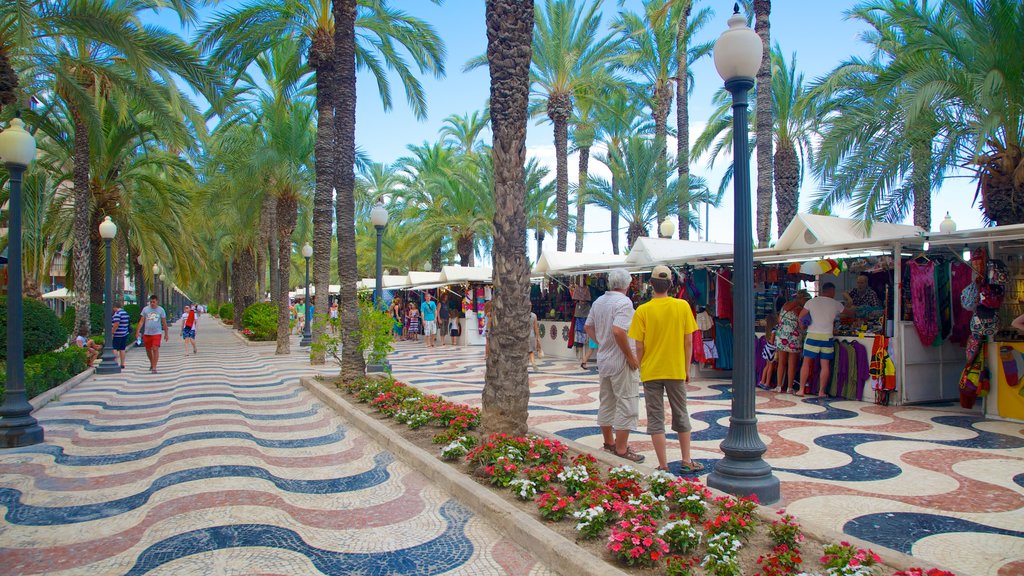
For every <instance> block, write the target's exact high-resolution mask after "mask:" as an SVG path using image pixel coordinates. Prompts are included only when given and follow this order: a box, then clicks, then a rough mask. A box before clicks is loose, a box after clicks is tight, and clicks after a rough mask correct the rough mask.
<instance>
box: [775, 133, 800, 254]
mask: <svg viewBox="0 0 1024 576" xmlns="http://www.w3.org/2000/svg"><path fill="white" fill-rule="evenodd" d="M774 169H775V206H776V208H777V210H778V212H779V236H780V237H781V236H782V232H783V231H784V230H785V229H786V226H789V223H790V222H792V221H793V219H794V218H796V211H797V207H798V206H799V205H800V158H799V157H798V156H797V155H796V148H794V147H793V145H792V144H789V145H783V146H779V149H778V150H776V151H775V166H774Z"/></svg>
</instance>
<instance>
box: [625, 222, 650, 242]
mask: <svg viewBox="0 0 1024 576" xmlns="http://www.w3.org/2000/svg"><path fill="white" fill-rule="evenodd" d="M641 236H647V228H644V226H643V225H642V224H640V223H639V222H633V223H631V224H630V225H629V228H627V229H626V243H627V244H629V245H630V246H632V245H633V243H634V242H636V239H637V238H640V237H641Z"/></svg>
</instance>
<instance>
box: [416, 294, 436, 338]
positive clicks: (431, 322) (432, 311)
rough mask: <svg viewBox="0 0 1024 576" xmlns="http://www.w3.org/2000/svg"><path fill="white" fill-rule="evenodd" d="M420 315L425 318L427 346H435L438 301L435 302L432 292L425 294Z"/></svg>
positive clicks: (424, 327)
mask: <svg viewBox="0 0 1024 576" xmlns="http://www.w3.org/2000/svg"><path fill="white" fill-rule="evenodd" d="M420 316H421V317H422V318H423V342H424V343H426V345H427V348H433V347H434V344H435V340H436V339H437V302H434V297H433V296H431V295H430V292H425V293H424V294H423V303H422V304H420Z"/></svg>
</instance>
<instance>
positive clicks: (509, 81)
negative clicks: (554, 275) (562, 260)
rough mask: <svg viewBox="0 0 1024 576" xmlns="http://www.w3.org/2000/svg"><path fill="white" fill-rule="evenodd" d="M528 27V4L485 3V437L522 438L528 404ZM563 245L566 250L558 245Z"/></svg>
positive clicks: (510, 0)
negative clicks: (489, 230) (490, 251)
mask: <svg viewBox="0 0 1024 576" xmlns="http://www.w3.org/2000/svg"><path fill="white" fill-rule="evenodd" d="M533 21H534V7H533V1H532V0H487V60H488V63H489V65H490V74H491V126H492V133H493V134H494V146H493V149H492V154H493V158H494V159H493V166H494V188H493V190H494V203H495V206H496V210H495V214H494V231H495V232H494V284H495V288H497V290H495V296H494V300H492V301H491V306H492V308H491V332H490V340H491V343H490V346H491V349H492V350H493V352H494V353H493V354H489V355H488V356H487V372H486V374H485V382H484V391H483V398H482V400H483V410H482V415H481V416H482V418H481V420H482V426H483V429H484V430H485V432H507V433H509V434H515V435H521V434H524V433H525V432H526V418H527V415H528V414H527V406H528V403H529V399H530V382H529V379H528V376H527V372H526V344H527V340H528V339H527V337H526V336H527V334H528V331H529V327H528V318H529V310H530V300H529V287H530V269H529V267H528V266H527V262H526V253H525V250H524V248H525V246H524V245H523V238H524V237H525V235H526V211H525V209H524V207H525V204H526V188H525V185H524V184H525V181H524V176H525V175H524V172H523V165H524V164H525V163H526V120H527V116H526V115H527V103H528V101H529V93H530V52H531V50H530V45H531V38H532V36H533V23H534V22H533ZM565 119H568V114H567V115H566V117H565ZM563 120H564V119H563ZM563 142H564V139H563ZM566 185H567V183H566ZM566 220H568V218H566ZM560 224H562V223H560ZM564 230H565V227H563V226H560V228H559V234H562V233H563V232H564ZM562 244H563V248H564V244H565V243H564V241H563V242H562Z"/></svg>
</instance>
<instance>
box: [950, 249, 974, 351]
mask: <svg viewBox="0 0 1024 576" xmlns="http://www.w3.org/2000/svg"><path fill="white" fill-rule="evenodd" d="M949 276H950V282H949V284H950V300H951V301H952V304H951V308H952V318H953V331H952V333H951V334H950V335H949V341H950V342H954V343H956V344H960V345H964V344H967V338H968V336H970V334H971V327H970V324H971V312H972V311H973V310H974V306H977V302H975V303H974V306H972V307H971V308H970V309H969V310H968V309H967V308H965V307H964V302H963V294H964V290H965V289H967V288H968V287H969V286H973V285H974V282H973V275H972V273H971V267H970V266H968V265H967V264H964V263H963V262H959V261H958V262H953V263H952V264H950V274H949ZM975 290H977V288H976V287H975ZM975 294H977V292H975Z"/></svg>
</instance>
